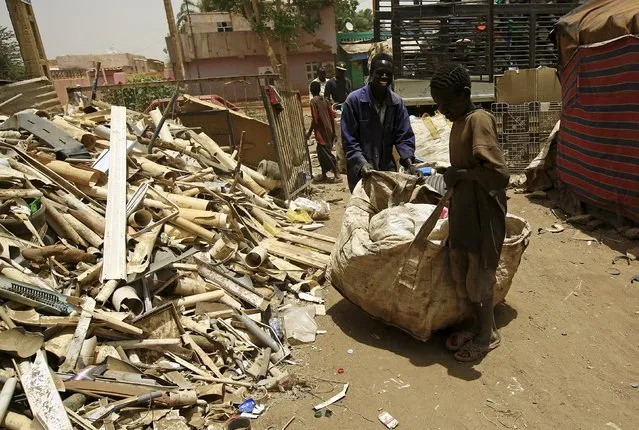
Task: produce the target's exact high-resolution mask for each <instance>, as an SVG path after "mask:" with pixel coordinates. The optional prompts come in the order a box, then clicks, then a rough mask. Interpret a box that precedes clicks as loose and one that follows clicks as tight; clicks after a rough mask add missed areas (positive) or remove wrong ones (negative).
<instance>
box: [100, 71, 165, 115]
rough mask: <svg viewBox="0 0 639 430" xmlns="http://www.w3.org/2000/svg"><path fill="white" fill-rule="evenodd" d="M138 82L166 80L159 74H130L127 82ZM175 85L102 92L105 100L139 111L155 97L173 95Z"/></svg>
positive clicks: (116, 89) (160, 97)
mask: <svg viewBox="0 0 639 430" xmlns="http://www.w3.org/2000/svg"><path fill="white" fill-rule="evenodd" d="M137 82H166V81H165V80H164V78H163V77H162V76H157V75H143V74H139V75H135V74H134V75H129V76H127V83H129V84H134V83H137ZM174 92H175V85H171V84H168V85H162V84H159V83H158V85H157V86H154V87H145V88H114V89H110V90H107V91H105V92H104V93H103V94H102V98H103V99H104V101H106V102H108V103H111V104H112V105H117V106H126V107H127V109H132V110H135V111H138V112H144V110H145V109H146V108H147V107H148V106H149V104H150V103H151V102H152V101H153V100H155V99H166V98H170V97H171V96H173V93H174Z"/></svg>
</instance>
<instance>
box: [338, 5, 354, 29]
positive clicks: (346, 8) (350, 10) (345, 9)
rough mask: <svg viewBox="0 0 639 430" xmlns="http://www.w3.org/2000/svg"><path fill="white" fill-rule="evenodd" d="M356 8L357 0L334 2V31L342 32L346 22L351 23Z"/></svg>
mask: <svg viewBox="0 0 639 430" xmlns="http://www.w3.org/2000/svg"><path fill="white" fill-rule="evenodd" d="M358 6H359V1H358V0H338V1H336V2H335V29H336V30H337V31H344V29H345V28H346V22H348V21H351V22H353V19H354V18H355V15H356V14H357V7H358ZM353 25H355V23H353Z"/></svg>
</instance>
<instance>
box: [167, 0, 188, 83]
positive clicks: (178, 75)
mask: <svg viewBox="0 0 639 430" xmlns="http://www.w3.org/2000/svg"><path fill="white" fill-rule="evenodd" d="M164 10H165V12H166V22H167V23H168V24H169V37H170V38H171V40H172V41H173V43H174V44H175V55H176V56H177V64H173V72H174V73H175V79H177V80H183V79H184V78H185V77H186V72H185V70H184V52H183V51H182V38H181V37H180V35H179V34H178V32H177V26H176V25H175V15H174V13H173V5H172V4H171V0H164Z"/></svg>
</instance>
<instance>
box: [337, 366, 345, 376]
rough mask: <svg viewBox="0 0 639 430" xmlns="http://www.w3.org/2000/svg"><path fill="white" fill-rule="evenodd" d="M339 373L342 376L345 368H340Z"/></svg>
mask: <svg viewBox="0 0 639 430" xmlns="http://www.w3.org/2000/svg"><path fill="white" fill-rule="evenodd" d="M337 373H339V374H340V375H341V374H342V373H344V368H343V367H339V368H338V369H337Z"/></svg>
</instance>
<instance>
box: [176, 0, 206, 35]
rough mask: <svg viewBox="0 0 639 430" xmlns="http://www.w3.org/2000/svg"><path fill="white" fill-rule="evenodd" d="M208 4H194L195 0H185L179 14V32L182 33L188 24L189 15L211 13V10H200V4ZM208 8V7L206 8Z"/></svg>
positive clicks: (177, 20) (177, 21)
mask: <svg viewBox="0 0 639 430" xmlns="http://www.w3.org/2000/svg"><path fill="white" fill-rule="evenodd" d="M201 3H206V1H204V2H202V1H200V2H197V3H196V2H194V1H193V0H183V1H182V4H181V5H180V11H179V12H178V14H177V19H176V23H177V28H178V31H182V28H183V27H184V26H185V25H186V24H187V23H188V20H189V14H190V13H193V12H200V11H202V12H210V11H209V10H202V9H200V4H201ZM205 7H206V6H205Z"/></svg>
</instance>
